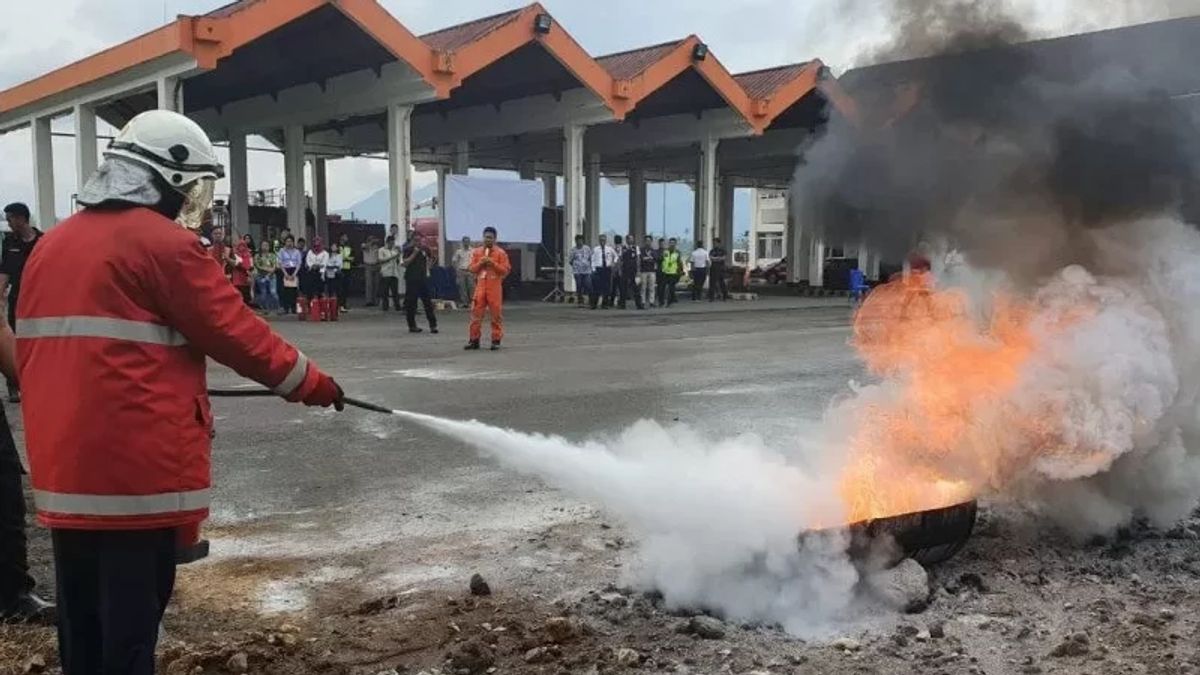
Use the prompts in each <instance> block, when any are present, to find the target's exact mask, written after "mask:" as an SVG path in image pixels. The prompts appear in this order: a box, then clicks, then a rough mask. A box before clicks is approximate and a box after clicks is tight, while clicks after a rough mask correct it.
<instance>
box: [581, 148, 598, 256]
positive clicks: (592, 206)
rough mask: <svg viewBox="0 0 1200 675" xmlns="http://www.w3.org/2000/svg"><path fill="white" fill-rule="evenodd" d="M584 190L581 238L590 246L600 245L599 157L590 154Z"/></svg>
mask: <svg viewBox="0 0 1200 675" xmlns="http://www.w3.org/2000/svg"><path fill="white" fill-rule="evenodd" d="M586 173H587V176H586V179H585V180H586V183H587V185H586V186H585V188H584V203H585V215H584V220H583V238H584V240H586V241H589V242H591V245H592V246H595V245H596V244H598V243H600V239H599V237H600V231H601V228H600V155H599V153H592V154H591V155H590V156H589V157H588V162H587V170H586Z"/></svg>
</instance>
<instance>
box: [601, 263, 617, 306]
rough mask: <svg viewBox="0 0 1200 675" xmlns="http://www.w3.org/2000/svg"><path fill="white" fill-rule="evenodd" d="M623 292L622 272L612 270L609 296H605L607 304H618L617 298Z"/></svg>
mask: <svg viewBox="0 0 1200 675" xmlns="http://www.w3.org/2000/svg"><path fill="white" fill-rule="evenodd" d="M620 294H621V273H620V272H617V271H616V270H615V269H614V270H613V271H612V277H611V278H610V279H609V281H608V297H607V298H605V300H606V302H605V303H604V304H605V305H607V306H609V307H612V306H613V305H615V304H617V298H618V297H619V296H620Z"/></svg>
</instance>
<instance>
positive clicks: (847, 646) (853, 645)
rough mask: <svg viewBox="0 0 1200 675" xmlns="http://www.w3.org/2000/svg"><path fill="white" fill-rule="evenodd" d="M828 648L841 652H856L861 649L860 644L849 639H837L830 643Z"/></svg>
mask: <svg viewBox="0 0 1200 675" xmlns="http://www.w3.org/2000/svg"><path fill="white" fill-rule="evenodd" d="M829 646H830V647H833V648H834V649H836V650H838V651H841V652H856V651H858V650H860V649H862V643H860V642H859V641H858V640H855V639H854V638H849V637H841V638H838V639H836V640H834V641H833V642H832V643H830V645H829Z"/></svg>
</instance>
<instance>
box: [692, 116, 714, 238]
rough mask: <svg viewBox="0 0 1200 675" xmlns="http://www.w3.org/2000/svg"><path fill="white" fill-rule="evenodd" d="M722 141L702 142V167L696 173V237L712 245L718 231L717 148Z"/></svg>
mask: <svg viewBox="0 0 1200 675" xmlns="http://www.w3.org/2000/svg"><path fill="white" fill-rule="evenodd" d="M719 144H720V139H717V138H706V139H704V140H703V141H701V142H700V166H699V170H698V171H697V173H696V214H695V216H696V220H695V228H694V229H695V236H696V238H698V239H702V240H703V241H704V245H705V246H709V245H710V244H711V243H712V238H713V234H714V233H715V232H716V229H717V146H718V145H719Z"/></svg>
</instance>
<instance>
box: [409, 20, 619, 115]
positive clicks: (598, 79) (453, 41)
mask: <svg viewBox="0 0 1200 675" xmlns="http://www.w3.org/2000/svg"><path fill="white" fill-rule="evenodd" d="M539 14H547V15H548V14H549V12H547V11H546V9H545V8H544V7H542V6H541V4H539V3H534V4H532V5H528V6H526V7H523V8H521V9H518V10H514V11H511V12H504V13H503V14H497V15H495V16H489V17H485V18H483V19H476V20H475V21H470V22H468V23H464V24H459V25H457V26H451V27H449V28H443V29H442V30H439V31H435V32H433V33H429V34H426V35H422V36H421V39H422V40H424V41H425V43H426V44H427V45H429V47H430V48H431V49H433V51H434V59H433V69H434V77H435V78H437V80H436V83H437V86H438V87H439V91H440V88H441V87H443V86H444V87H446V88H447V89H453V88H454V87H457V86H459V85H460V84H462V82H463V80H465V79H467V78H468V77H470V76H472V75H474V74H475V73H478V72H479V71H481V70H483V69H484V68H487V67H488V66H490V65H492V64H493V63H495V62H496V61H499V60H500V59H501V58H503V57H505V56H507V55H508V54H511V53H512V52H514V51H516V50H517V49H519V48H521V47H524V46H525V45H527V44H530V43H533V42H538V43H540V44H541V45H542V47H544V48H545V49H546V51H547V52H548V53H549V54H550V55H551V56H553V57H554V58H555V59H556V60H557V61H558V62H559V63H561V64H562V66H563V67H564V68H566V69H567V70H568V71H570V73H571V74H572V75H573V76H574V77H575V78H576V79H577V80H579V82H580V83H582V84H583V86H584V87H586V88H588V89H589V90H591V91H592V93H594V94H595V95H596V96H598V97H599V98H600V100H601V101H603V102H604V105H605V106H607V107H608V108H609V109H610V110H613V111H614V114H616V106H615V104H614V102H613V96H612V91H613V87H612V77H611V76H610V75H609V74H608V72H606V71H605V70H604V68H602V67H601V66H600V64H599V63H596V60H595V59H593V58H592V57H591V55H590V54H588V53H587V52H586V51H584V49H583V47H581V46H579V43H578V42H576V41H575V39H574V38H572V37H571V36H570V34H569V33H567V31H565V30H564V29H563V27H562V26H561V25H560V24H559V23H558V21H555V20H552V21H551V25H550V31H549V32H548V33H545V34H541V33H538V32H537V31H535V30H534V26H533V23H534V19H535V18H536V17H537V16H538V15H539Z"/></svg>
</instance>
